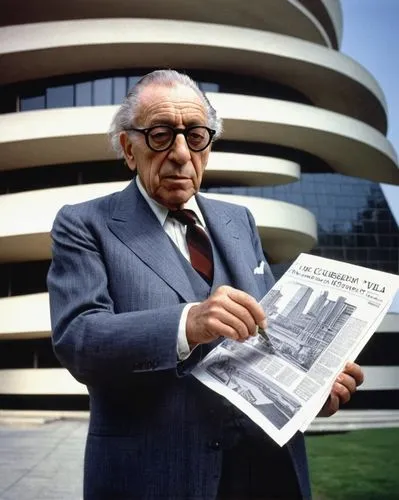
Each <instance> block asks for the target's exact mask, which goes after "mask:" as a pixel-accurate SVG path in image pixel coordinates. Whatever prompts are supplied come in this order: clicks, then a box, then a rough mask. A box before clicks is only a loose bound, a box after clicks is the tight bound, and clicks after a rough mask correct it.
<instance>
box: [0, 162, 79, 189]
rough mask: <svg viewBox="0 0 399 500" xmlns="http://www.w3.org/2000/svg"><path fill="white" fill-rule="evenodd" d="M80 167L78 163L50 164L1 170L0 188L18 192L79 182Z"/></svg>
mask: <svg viewBox="0 0 399 500" xmlns="http://www.w3.org/2000/svg"><path fill="white" fill-rule="evenodd" d="M79 168H80V166H77V165H50V166H46V167H35V168H22V169H19V170H9V171H6V172H0V186H1V188H0V189H1V190H2V191H3V192H6V193H17V192H22V191H32V190H35V189H46V188H49V187H57V186H68V185H73V184H77V183H78V171H79Z"/></svg>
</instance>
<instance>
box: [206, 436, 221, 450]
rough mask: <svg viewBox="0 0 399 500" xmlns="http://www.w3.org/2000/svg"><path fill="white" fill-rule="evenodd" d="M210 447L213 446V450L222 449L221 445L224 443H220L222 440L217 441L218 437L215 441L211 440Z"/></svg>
mask: <svg viewBox="0 0 399 500" xmlns="http://www.w3.org/2000/svg"><path fill="white" fill-rule="evenodd" d="M209 447H210V448H212V450H216V451H218V450H220V449H221V447H222V444H221V443H220V441H217V440H216V439H215V440H214V441H211V442H210V443H209Z"/></svg>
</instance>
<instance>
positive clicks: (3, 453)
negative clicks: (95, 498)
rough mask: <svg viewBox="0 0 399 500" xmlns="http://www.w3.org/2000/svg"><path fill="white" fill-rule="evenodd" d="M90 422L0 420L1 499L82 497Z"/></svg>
mask: <svg viewBox="0 0 399 500" xmlns="http://www.w3.org/2000/svg"><path fill="white" fill-rule="evenodd" d="M86 433H87V421H84V420H83V421H82V420H63V419H58V420H57V419H55V420H51V419H44V420H37V419H24V420H18V419H17V420H15V419H14V421H12V422H6V423H4V422H2V421H1V420H0V500H82V499H83V493H82V481H83V454H84V445H85V439H86Z"/></svg>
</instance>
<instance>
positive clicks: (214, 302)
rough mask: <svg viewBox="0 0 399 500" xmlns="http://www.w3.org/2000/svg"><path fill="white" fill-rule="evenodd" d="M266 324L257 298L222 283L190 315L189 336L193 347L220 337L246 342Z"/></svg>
mask: <svg viewBox="0 0 399 500" xmlns="http://www.w3.org/2000/svg"><path fill="white" fill-rule="evenodd" d="M257 326H260V327H261V328H263V329H265V328H266V316H265V313H264V311H263V309H262V307H261V306H260V305H259V304H258V302H257V301H256V300H255V299H254V298H253V297H251V295H248V294H247V293H245V292H242V291H241V290H237V289H236V288H232V287H229V286H221V287H219V288H218V289H217V290H216V291H215V292H214V293H213V294H212V295H211V296H210V297H209V298H208V299H206V300H205V301H204V302H201V304H198V305H195V306H193V307H191V309H190V310H189V312H188V315H187V322H186V336H187V341H188V343H189V345H190V346H191V347H194V346H196V345H198V344H208V343H209V342H212V341H213V340H216V339H218V338H219V337H226V338H228V339H232V340H237V341H239V342H244V341H245V340H246V339H248V337H250V336H253V335H255V334H256V331H257Z"/></svg>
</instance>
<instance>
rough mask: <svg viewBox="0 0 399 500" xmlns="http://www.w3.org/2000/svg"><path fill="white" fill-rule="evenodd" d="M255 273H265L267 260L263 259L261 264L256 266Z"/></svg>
mask: <svg viewBox="0 0 399 500" xmlns="http://www.w3.org/2000/svg"><path fill="white" fill-rule="evenodd" d="M254 274H265V261H264V260H262V261H261V262H260V263H259V266H257V267H255V269H254Z"/></svg>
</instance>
